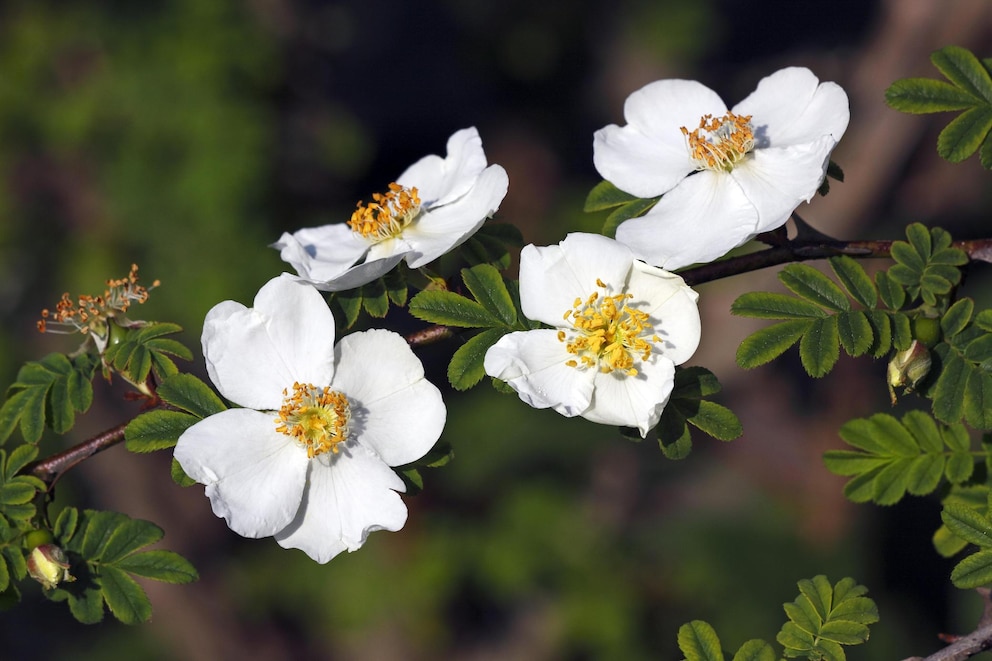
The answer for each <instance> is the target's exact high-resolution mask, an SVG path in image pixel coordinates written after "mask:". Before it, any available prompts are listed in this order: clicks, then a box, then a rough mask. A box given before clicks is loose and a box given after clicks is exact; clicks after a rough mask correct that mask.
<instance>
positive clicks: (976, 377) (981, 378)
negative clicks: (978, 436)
mask: <svg viewBox="0 0 992 661" xmlns="http://www.w3.org/2000/svg"><path fill="white" fill-rule="evenodd" d="M964 416H965V419H966V420H967V421H968V424H969V425H971V426H972V427H974V428H975V429H992V375H990V374H989V373H988V372H985V371H981V370H975V369H973V370H971V372H970V374H969V375H968V385H967V386H966V387H965V391H964Z"/></svg>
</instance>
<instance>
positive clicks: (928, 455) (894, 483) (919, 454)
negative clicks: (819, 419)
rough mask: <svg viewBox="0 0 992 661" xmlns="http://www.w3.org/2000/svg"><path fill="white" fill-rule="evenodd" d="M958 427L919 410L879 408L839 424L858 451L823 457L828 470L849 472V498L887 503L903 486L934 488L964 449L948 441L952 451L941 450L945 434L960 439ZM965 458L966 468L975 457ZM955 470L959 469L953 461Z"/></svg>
mask: <svg viewBox="0 0 992 661" xmlns="http://www.w3.org/2000/svg"><path fill="white" fill-rule="evenodd" d="M959 433H964V434H965V435H967V432H966V431H965V430H964V427H963V426H962V425H954V426H952V427H944V426H940V427H938V426H937V424H936V423H935V422H934V421H933V419H932V418H930V417H929V416H928V415H927V414H925V413H924V412H922V411H911V412H909V413H907V414H906V415H905V416H903V418H902V420H897V419H896V418H894V417H893V416H891V415H888V414H886V413H878V414H875V415H873V416H871V418H867V419H865V418H858V419H855V420H851V421H849V422H848V423H846V424H845V425H844V426H843V427H841V429H840V436H841V438H842V439H843V440H844V442H846V443H847V444H848V445H851V446H852V447H854V448H857V449H858V450H857V451H849V450H832V451H829V452H826V453H825V454H824V456H823V460H824V464H825V465H826V467H827V469H828V470H829V471H830V472H832V473H834V474H836V475H843V476H845V477H851V478H852V479H851V480H850V481H849V482H848V484H847V486H846V487H845V494H847V495H848V496H849V497H850V498H851V499H852V500H855V501H856V502H865V501H868V500H872V501H874V502H876V503H878V504H880V505H889V504H893V503H895V502H897V501H898V500H899V499H901V498H902V497H903V495H905V493H906V492H907V491H908V492H909V493H912V494H914V495H925V494H929V493H932V492H933V491H935V490H936V489H937V487H938V486H939V483H940V479H941V477H942V475H943V474H944V473H945V472H946V471H947V470H948V469H949V466H950V464H951V463H952V462H954V461H958V460H956V459H955V457H956V456H959V455H960V453H961V452H962V451H961V450H960V449H959V448H957V447H954V446H952V445H951V444H948V447H949V448H950V453H947V452H945V450H944V444H945V440H946V439H947V438H952V439H953V440H952V442H953V443H958V441H957V435H958V434H959ZM948 454H950V457H949V458H948V456H947V455H948ZM962 456H965V457H969V455H967V454H963V455H962ZM968 462H969V471H970V466H971V465H972V464H973V463H974V462H973V461H972V460H971V459H970V457H969V458H968ZM955 470H963V469H961V468H958V467H957V466H956V467H955ZM969 474H970V473H969ZM955 477H957V475H955Z"/></svg>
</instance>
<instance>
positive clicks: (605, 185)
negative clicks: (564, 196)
mask: <svg viewBox="0 0 992 661" xmlns="http://www.w3.org/2000/svg"><path fill="white" fill-rule="evenodd" d="M636 199H638V198H636V197H634V196H633V195H631V194H630V193H624V192H623V191H622V190H620V189H619V188H617V187H616V186H614V185H613V184H611V183H610V182H608V181H601V182H599V183H598V184H596V185H595V186H593V189H592V190H591V191H589V195H588V196H586V202H585V205H584V206H583V207H582V210H583V211H585V212H593V211H604V210H606V209H612V208H613V207H618V206H620V205H622V204H628V203H630V202H633V201H634V200H636Z"/></svg>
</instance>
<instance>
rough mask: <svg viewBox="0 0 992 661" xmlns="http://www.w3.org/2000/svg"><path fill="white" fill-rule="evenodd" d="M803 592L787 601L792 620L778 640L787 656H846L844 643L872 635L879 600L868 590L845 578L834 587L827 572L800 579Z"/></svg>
mask: <svg viewBox="0 0 992 661" xmlns="http://www.w3.org/2000/svg"><path fill="white" fill-rule="evenodd" d="M799 588H800V595H799V596H798V597H797V598H796V600H795V601H793V602H792V603H791V604H784V609H785V612H786V615H787V616H788V617H789V620H790V621H789V622H786V623H785V624H784V625H783V626H782V629H781V630H780V631H779V633H778V636H776V640H778V642H779V643H781V644H782V646H783V647H785V656H787V657H797V656H805V657H807V658H809V659H844V658H845V654H844V650H843V648H841V647H840V645H857V644H860V643H863V642H865V641H866V640H867V639H868V633H869V631H868V627H867V625H868V624H872V623H874V622H877V621H878V609H877V607H876V606H875V603H874V602H873V601H872V600H871V599H869V598H867V597H865V596H863V595H864V594H866V593H867V590H865V588H864V587H863V586H860V585H857V584H856V583H855V582H854V580H853V579H850V578H845V579H842V580H841V581H839V582H838V583H837V584H836V585H835V586H833V587H832V588H831V586H830V582H829V581H828V580H827V579H826V577H825V576H816V577H814V578H813V579H812V580H804V581H800V583H799Z"/></svg>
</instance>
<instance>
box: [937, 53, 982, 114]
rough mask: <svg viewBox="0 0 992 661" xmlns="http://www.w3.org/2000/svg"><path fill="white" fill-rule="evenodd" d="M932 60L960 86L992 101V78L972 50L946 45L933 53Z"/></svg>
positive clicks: (976, 95) (973, 94)
mask: <svg viewBox="0 0 992 661" xmlns="http://www.w3.org/2000/svg"><path fill="white" fill-rule="evenodd" d="M930 61H931V62H933V65H934V66H935V67H937V69H939V70H940V72H941V73H942V74H944V75H945V76H946V77H947V79H948V80H950V81H951V82H952V83H954V84H955V85H957V86H958V87H959V88H961V89H963V90H965V91H966V92H968V93H969V94H971V95H972V96H975V97H978V98H981V99H984V100H985V101H986V102H989V103H992V78H990V77H989V72H988V70H986V69H985V67H983V66H982V63H981V62H980V61H979V60H978V58H977V57H975V56H974V54H972V52H971V51H969V50H967V49H965V48H961V47H960V46H945V47H944V48H941V49H940V50H938V51H936V52H934V53H933V54H931V55H930Z"/></svg>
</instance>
